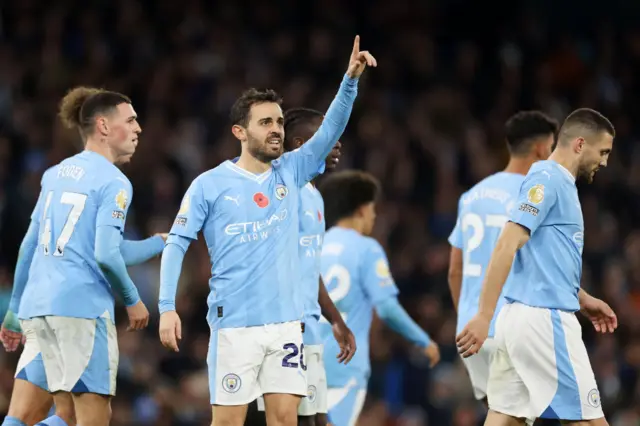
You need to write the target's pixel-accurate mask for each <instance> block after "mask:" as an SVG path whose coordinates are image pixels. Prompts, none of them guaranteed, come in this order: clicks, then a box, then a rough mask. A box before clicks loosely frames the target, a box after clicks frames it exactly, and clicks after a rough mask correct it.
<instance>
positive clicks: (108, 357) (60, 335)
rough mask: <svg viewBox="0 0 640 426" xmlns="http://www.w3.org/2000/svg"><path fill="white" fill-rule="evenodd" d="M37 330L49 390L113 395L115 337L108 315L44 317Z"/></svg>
mask: <svg viewBox="0 0 640 426" xmlns="http://www.w3.org/2000/svg"><path fill="white" fill-rule="evenodd" d="M43 320H44V326H43V327H40V328H39V329H38V334H37V335H38V341H39V343H40V349H41V350H42V354H43V361H44V366H45V370H46V374H47V381H48V384H49V390H50V391H51V392H59V391H62V392H72V393H93V394H98V395H103V396H112V395H115V391H116V374H117V370H118V340H117V334H116V328H115V325H114V324H113V322H112V320H111V318H109V314H108V313H105V315H103V316H102V317H100V318H96V319H85V318H69V317H57V316H48V317H44V318H43Z"/></svg>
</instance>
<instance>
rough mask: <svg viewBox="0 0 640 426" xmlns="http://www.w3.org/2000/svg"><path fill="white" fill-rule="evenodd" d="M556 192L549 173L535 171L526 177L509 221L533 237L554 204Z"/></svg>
mask: <svg viewBox="0 0 640 426" xmlns="http://www.w3.org/2000/svg"><path fill="white" fill-rule="evenodd" d="M557 198H558V196H557V191H556V189H555V186H554V184H553V180H552V178H551V175H550V174H549V172H547V171H545V170H541V171H536V172H535V173H532V174H530V175H528V176H527V177H526V178H525V180H524V182H522V186H520V192H519V194H518V201H517V202H516V208H515V209H514V210H513V212H512V213H511V217H510V218H509V220H510V221H511V222H514V223H517V224H518V225H521V226H524V227H525V228H527V229H528V230H529V234H530V235H533V234H534V233H535V232H536V230H537V229H538V227H540V225H541V224H542V222H543V221H544V218H545V217H547V215H548V214H549V212H550V211H551V209H552V208H553V206H554V205H555V204H556V200H557Z"/></svg>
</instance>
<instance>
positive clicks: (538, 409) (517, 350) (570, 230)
mask: <svg viewBox="0 0 640 426" xmlns="http://www.w3.org/2000/svg"><path fill="white" fill-rule="evenodd" d="M614 136H615V130H614V128H613V125H611V123H610V122H609V120H607V119H606V118H605V117H604V116H603V115H602V114H600V113H598V112H596V111H594V110H591V109H586V108H583V109H578V110H576V111H574V112H572V113H571V114H570V115H569V116H568V117H567V119H566V120H565V121H564V123H563V124H562V127H561V128H560V132H559V134H558V145H557V147H556V149H555V150H554V151H553V153H552V154H551V156H550V157H549V160H546V161H539V162H537V163H535V164H534V165H533V166H532V167H531V169H530V170H529V173H528V174H527V176H526V177H525V179H524V182H523V183H522V186H521V187H520V195H519V196H518V201H517V202H516V207H515V209H514V210H513V212H512V214H511V217H510V221H509V222H508V223H507V224H506V225H505V227H504V229H503V231H502V234H501V235H500V238H499V239H498V242H497V243H496V247H495V249H494V251H493V255H492V256H491V260H490V262H489V267H488V270H487V273H486V275H485V279H484V283H483V288H482V293H481V295H480V305H479V308H478V313H477V314H476V315H475V316H474V317H473V318H472V319H471V321H469V323H467V325H466V326H465V327H464V329H463V330H462V332H461V333H460V334H459V335H458V337H457V344H458V348H459V351H460V353H461V354H462V355H463V357H465V358H466V357H469V356H471V355H474V354H477V353H478V352H479V350H480V349H481V348H482V346H483V343H484V342H485V340H486V339H487V334H488V331H489V325H490V323H491V318H492V317H493V314H494V312H495V308H496V304H497V302H498V298H499V297H500V293H501V291H502V288H503V286H504V283H505V281H506V279H507V276H508V275H509V272H510V271H512V275H511V276H510V278H509V279H510V280H511V281H510V284H509V286H507V288H506V289H505V293H504V297H505V299H506V303H507V304H506V305H505V306H504V307H503V308H502V309H501V310H500V313H499V315H498V318H497V320H496V330H495V339H494V341H495V345H496V351H495V354H494V356H493V359H492V361H491V366H490V371H489V381H488V384H487V397H488V400H489V401H488V402H489V414H488V415H487V419H486V421H485V425H491V426H510V425H522V424H525V423H529V424H531V423H532V420H533V419H535V418H538V417H540V418H551V419H558V420H561V421H562V423H563V424H571V425H578V424H579V425H593V426H596V425H598V426H606V425H607V421H606V420H605V418H604V414H603V411H602V406H601V405H600V394H599V391H598V385H597V384H596V381H595V378H594V375H593V370H592V368H591V365H590V362H589V356H588V354H587V350H586V348H585V345H584V342H583V341H582V330H581V327H580V323H579V322H578V319H577V318H576V316H575V314H574V313H575V312H576V311H578V310H580V311H582V313H583V314H584V315H585V316H586V317H587V318H588V319H589V320H590V321H591V322H592V324H593V326H594V328H595V330H596V331H597V332H600V333H607V332H609V333H612V332H613V331H614V330H615V328H616V327H617V325H618V324H617V318H616V315H615V313H614V312H613V311H612V310H611V308H610V307H609V305H607V304H606V303H605V302H603V301H602V300H599V299H596V298H594V297H592V296H590V295H589V294H587V292H585V291H584V290H582V289H581V288H580V278H581V274H582V248H583V241H584V221H583V218H582V210H581V206H580V199H579V198H578V189H577V188H576V182H575V181H576V178H578V177H582V178H585V179H586V180H587V181H588V182H592V181H593V177H594V175H595V173H596V172H597V171H598V169H599V168H600V167H606V165H607V160H608V158H609V154H610V153H611V149H612V147H613V138H614Z"/></svg>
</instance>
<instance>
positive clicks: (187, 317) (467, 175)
mask: <svg viewBox="0 0 640 426" xmlns="http://www.w3.org/2000/svg"><path fill="white" fill-rule="evenodd" d="M43 6H44V7H43ZM639 9H640V3H637V2H625V1H622V0H611V1H608V2H602V1H596V0H594V1H592V2H578V1H573V0H571V1H570V0H566V1H563V2H557V4H556V2H551V1H550V0H530V1H520V2H512V3H508V2H506V1H505V2H496V1H488V2H474V1H465V0H442V1H429V2H426V1H418V0H415V1H411V0H394V1H393V2H389V1H382V0H376V1H374V0H371V1H352V2H347V1H341V0H324V1H322V2H312V1H309V2H304V1H296V0H282V1H266V0H258V1H231V0H228V1H221V2H215V1H205V0H202V1H200V0H181V1H174V0H155V1H154V0H148V1H138V0H108V1H107V0H94V1H92V2H81V1H68V0H56V1H55V2H51V3H50V4H46V5H44V3H43V2H39V1H36V0H20V1H10V0H2V1H0V14H1V15H0V16H1V20H0V23H1V24H0V25H1V27H0V218H1V219H0V237H1V239H0V285H1V287H0V295H1V299H2V307H3V309H2V311H3V312H0V314H2V316H4V309H6V305H7V303H8V298H9V295H10V291H11V281H12V273H13V268H14V265H15V261H16V256H17V251H18V246H19V243H20V241H21V239H22V236H23V235H24V232H25V230H26V228H27V225H28V220H29V214H30V212H31V209H32V207H33V205H34V204H35V201H36V197H37V194H38V191H39V180H40V176H41V174H42V172H43V171H44V170H45V169H46V168H47V167H48V166H49V165H52V164H54V163H55V162H57V161H59V160H61V159H63V158H64V157H66V156H69V155H72V154H74V153H75V152H76V150H77V137H76V135H74V134H70V133H68V132H66V131H64V130H63V129H62V128H61V126H60V125H59V123H57V122H56V119H55V111H56V107H57V102H58V101H59V99H60V97H61V96H62V95H63V94H64V92H65V91H66V90H67V89H68V88H70V87H72V86H74V85H78V84H86V85H98V86H104V87H107V88H111V89H114V90H117V91H122V92H124V93H127V94H130V95H131V97H132V98H133V101H134V105H135V108H136V109H137V111H138V113H139V115H140V117H141V123H142V126H143V129H144V132H143V134H142V138H141V142H140V145H139V147H138V152H137V154H136V156H135V157H134V160H133V162H132V163H131V164H130V165H127V166H126V167H125V172H126V173H127V175H128V176H129V177H130V179H131V181H132V182H133V185H134V188H135V194H134V197H133V204H132V207H131V210H130V216H129V218H128V223H127V236H128V237H129V238H143V237H146V236H148V235H151V234H153V233H154V232H159V231H166V230H167V229H168V228H169V226H170V224H171V221H172V218H173V216H174V214H175V212H176V211H177V208H178V204H179V201H180V198H181V195H182V194H183V192H184V190H185V189H186V187H187V185H188V184H189V182H190V181H191V179H193V178H194V177H195V176H197V175H198V174H199V173H200V172H202V171H204V170H206V169H208V168H211V167H214V166H216V165H217V164H219V163H220V162H221V161H222V160H224V159H227V158H231V157H234V156H235V155H236V154H237V153H238V152H239V146H238V144H237V142H236V141H234V140H233V139H232V136H231V133H230V131H229V125H228V121H227V114H228V111H229V108H230V106H231V103H232V102H233V100H234V99H235V97H236V96H237V95H238V94H239V93H240V92H241V91H242V90H243V89H245V88H247V87H248V86H257V87H265V86H268V87H271V88H274V89H277V90H278V91H280V92H281V93H282V94H284V96H285V107H294V106H307V107H315V108H318V109H321V110H325V109H326V107H327V106H328V104H329V102H330V100H331V99H332V97H333V96H334V94H335V92H336V89H337V87H338V83H339V82H340V78H341V76H342V73H343V72H344V70H345V67H346V59H347V55H348V53H349V50H350V48H351V43H352V37H353V35H354V34H355V33H356V32H358V33H359V34H361V36H362V42H363V48H365V49H369V50H371V51H372V52H373V53H374V54H375V55H376V57H377V59H378V62H379V64H380V66H379V68H378V69H376V70H369V71H368V72H366V73H365V77H364V78H363V80H362V82H361V83H360V94H359V96H358V99H357V102H356V106H355V110H354V113H353V115H352V118H351V121H350V124H349V126H348V129H347V131H346V133H345V135H344V136H343V138H342V142H343V144H344V153H345V154H344V157H343V160H342V163H341V168H361V169H365V170H368V171H370V172H371V173H373V174H375V175H376V176H377V177H378V178H379V179H380V180H381V181H382V183H383V185H384V190H385V199H384V201H383V202H382V203H381V205H380V207H379V219H378V223H377V225H376V229H375V236H376V237H377V238H378V239H379V241H380V242H381V243H382V244H383V245H384V246H385V248H386V249H387V250H388V253H389V256H390V261H391V268H392V272H393V274H394V276H395V278H396V281H397V284H398V286H399V287H400V289H401V292H402V294H401V300H402V301H403V303H404V305H405V306H406V308H407V309H408V310H409V311H410V313H411V314H412V315H413V316H414V318H415V319H416V320H417V321H419V323H420V324H421V325H422V326H423V327H424V328H425V329H427V330H428V331H429V332H430V333H431V335H432V336H434V337H435V338H436V339H437V341H438V343H439V344H440V346H441V351H442V357H443V359H442V362H441V363H440V365H439V366H438V367H437V368H435V369H434V370H431V371H430V370H429V369H428V368H427V367H426V365H425V360H424V359H423V358H421V357H420V356H418V355H417V354H416V353H415V352H413V351H412V350H411V348H410V347H409V346H408V345H407V344H406V343H404V341H403V340H402V339H401V338H399V337H397V336H396V335H394V334H393V333H391V332H389V331H388V330H386V329H385V328H384V327H382V326H381V325H380V324H379V323H375V324H374V327H373V330H372V339H373V343H372V346H371V351H372V353H371V356H372V360H373V375H372V377H371V381H370V392H369V397H368V399H367V403H366V407H365V409H364V412H363V415H362V417H361V422H360V424H361V425H367V426H379V425H380V426H382V425H407V426H408V425H416V426H418V425H436V426H448V425H455V426H472V425H475V424H478V421H479V420H481V416H482V409H481V407H479V406H478V405H477V404H476V403H474V402H473V399H472V397H471V391H470V387H469V384H468V380H467V378H466V374H465V372H464V369H463V368H462V366H461V363H460V362H459V360H458V357H457V355H456V350H455V347H454V331H455V314H454V311H453V309H452V305H451V301H450V297H449V292H448V287H447V280H446V274H447V263H448V253H449V246H448V244H447V243H446V237H447V235H448V233H449V231H450V230H451V229H452V227H453V225H454V221H455V214H456V201H457V198H458V196H459V195H460V194H461V192H462V191H463V190H465V189H466V188H468V187H469V186H470V185H472V184H473V183H475V182H476V181H478V180H479V179H481V178H483V177H484V176H486V175H488V174H490V173H492V172H495V171H497V170H499V169H500V168H501V167H503V165H504V164H505V160H506V158H507V157H506V155H507V153H506V152H505V149H504V144H503V135H502V125H503V123H504V121H505V119H506V118H507V117H508V116H509V115H510V114H512V113H514V112H515V111H517V110H518V109H523V108H539V109H542V110H544V111H545V112H547V113H548V114H550V115H552V116H554V117H555V118H557V119H558V120H562V118H563V117H565V116H566V114H567V113H568V112H570V111H571V109H573V108H575V107H593V108H597V109H599V110H600V111H602V112H604V113H605V114H606V115H607V116H608V117H609V118H610V119H611V120H612V122H613V123H614V125H615V126H616V128H617V133H618V136H617V138H616V143H615V149H614V151H613V155H612V157H611V160H610V165H609V167H608V168H607V169H606V170H604V171H601V172H600V173H599V174H598V177H597V179H596V182H595V183H594V184H593V185H592V186H590V187H581V199H582V203H583V210H584V217H585V224H586V230H587V231H586V245H585V251H584V259H585V266H584V280H583V286H584V287H585V288H586V289H587V290H589V291H590V292H592V293H593V294H594V295H597V296H599V297H603V298H604V299H605V300H606V301H608V302H609V303H610V304H611V305H612V306H613V307H614V308H615V309H616V311H617V313H618V316H619V320H620V323H621V327H620V328H619V330H618V331H617V333H616V334H615V335H614V336H604V337H596V336H594V333H593V331H592V330H591V328H590V327H588V326H587V327H585V328H584V337H585V341H586V342H587V346H588V349H589V351H590V354H591V359H592V363H593V366H594V370H595V373H596V376H597V378H598V381H599V386H600V391H601V395H602V401H603V405H604V407H605V411H606V413H607V414H608V416H609V419H610V422H611V424H612V425H614V426H632V425H633V426H637V425H639V424H640V382H639V380H638V375H639V372H640V314H639V310H640V231H639V230H638V227H637V225H636V224H637V223H638V219H640V218H639V215H640V213H639V212H640V210H639V208H640V146H639V145H638V144H637V136H638V135H639V133H638V131H639V130H640V128H639V127H638V124H637V118H638V112H639V107H640V104H639V102H638V101H639V100H640V98H639V97H638V93H639V92H638V89H640V87H639V86H640V79H639V76H640V31H639V30H638V29H637V28H638V27H637V22H638V19H637V18H638V17H639V16H640V14H639ZM265 261H268V259H266V260H265ZM186 262H187V263H186V265H185V267H184V269H183V274H182V279H181V285H180V290H179V293H180V296H179V305H178V310H179V312H180V315H181V316H182V320H183V324H184V330H185V332H184V339H183V341H182V343H181V352H180V353H179V354H170V353H168V352H167V351H165V350H163V349H162V348H161V346H160V344H159V341H158V338H157V323H155V324H152V325H151V326H150V327H149V329H148V330H147V331H146V332H144V333H126V332H125V331H124V330H123V328H122V327H120V330H119V332H120V335H119V339H120V351H121V352H120V371H119V381H118V396H117V397H116V398H115V400H114V401H113V413H114V414H113V421H112V424H113V425H158V426H163V425H184V426H191V425H193V426H197V425H206V424H208V423H207V420H206V419H208V418H209V416H210V411H209V406H208V391H207V377H206V373H205V355H206V351H207V341H208V328H207V325H206V322H205V320H204V318H205V309H206V306H205V300H206V294H207V291H208V288H207V278H208V276H209V266H208V257H207V253H206V250H205V247H204V245H203V244H202V243H201V242H199V243H198V244H196V245H195V246H192V249H191V250H190V251H189V254H188V256H187V261H186ZM158 272H159V260H154V261H152V262H149V263H148V264H145V265H142V266H138V267H134V268H131V274H132V277H133V279H134V282H135V283H136V284H137V285H138V287H139V289H140V292H141V294H142V295H143V299H144V301H145V303H146V304H147V306H148V307H149V309H150V310H151V311H152V315H153V319H154V321H157V318H158V317H157V306H156V302H157V290H158ZM125 318H126V316H125V315H124V313H123V312H120V315H119V319H120V320H123V319H125ZM16 360H17V356H15V355H7V354H5V353H4V352H2V353H1V354H0V413H4V412H5V410H6V407H7V404H8V402H9V396H10V392H11V387H12V380H13V379H12V376H13V372H14V368H15V364H16ZM203 419H205V420H203ZM257 419H259V416H258V417H250V420H249V421H248V422H247V424H260V421H259V420H257ZM548 424H551V423H548Z"/></svg>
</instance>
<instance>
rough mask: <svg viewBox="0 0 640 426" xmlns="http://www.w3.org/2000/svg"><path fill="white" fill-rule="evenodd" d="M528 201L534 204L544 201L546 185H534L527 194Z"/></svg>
mask: <svg viewBox="0 0 640 426" xmlns="http://www.w3.org/2000/svg"><path fill="white" fill-rule="evenodd" d="M527 200H529V202H530V203H533V204H540V203H541V202H542V200H544V185H542V184H537V185H533V186H532V187H531V189H529V192H527Z"/></svg>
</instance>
